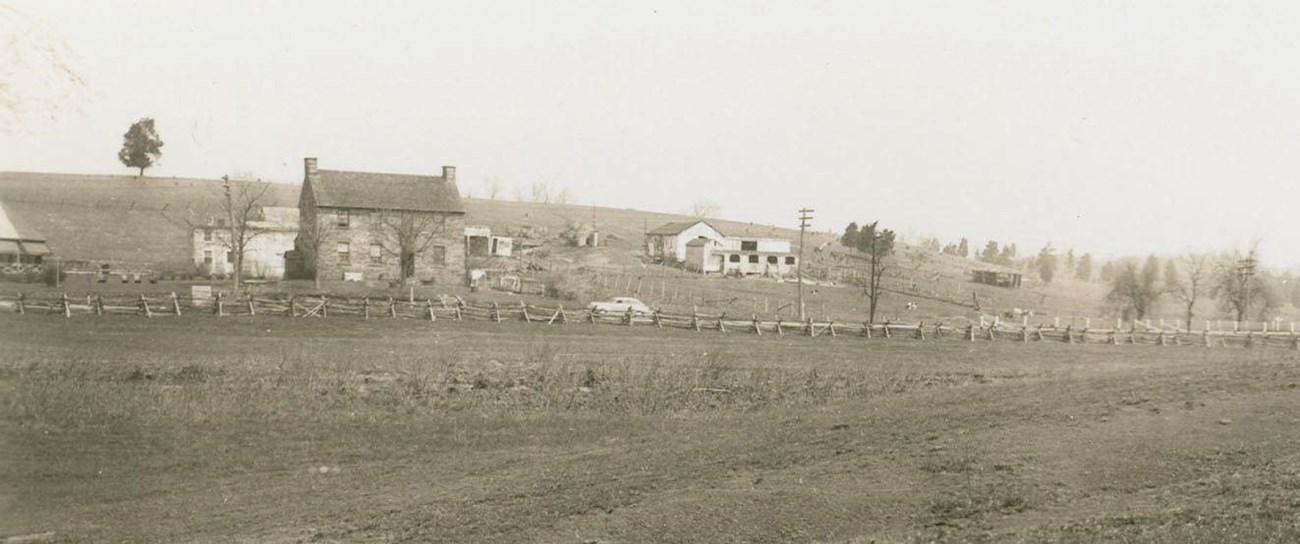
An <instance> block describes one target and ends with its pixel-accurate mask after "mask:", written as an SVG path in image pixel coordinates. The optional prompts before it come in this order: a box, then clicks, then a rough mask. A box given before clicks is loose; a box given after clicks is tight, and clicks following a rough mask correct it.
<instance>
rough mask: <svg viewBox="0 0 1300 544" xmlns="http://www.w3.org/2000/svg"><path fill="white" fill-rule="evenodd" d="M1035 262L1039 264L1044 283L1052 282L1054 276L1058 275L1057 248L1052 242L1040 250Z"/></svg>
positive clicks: (1039, 272) (1039, 275)
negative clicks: (1054, 247)
mask: <svg viewBox="0 0 1300 544" xmlns="http://www.w3.org/2000/svg"><path fill="white" fill-rule="evenodd" d="M1035 264H1036V265H1037V266H1038V277H1040V278H1042V279H1043V283H1052V278H1054V277H1056V250H1055V249H1053V248H1052V244H1051V243H1048V244H1047V245H1046V246H1043V249H1041V250H1039V251H1038V259H1037V260H1036V261H1035Z"/></svg>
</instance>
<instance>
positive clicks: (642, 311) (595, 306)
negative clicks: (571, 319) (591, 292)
mask: <svg viewBox="0 0 1300 544" xmlns="http://www.w3.org/2000/svg"><path fill="white" fill-rule="evenodd" d="M587 309H588V310H591V313H594V314H604V313H611V314H625V313H627V311H628V310H629V309H631V310H632V314H633V315H650V314H653V313H654V310H652V309H650V307H649V306H646V305H645V303H643V302H641V301H639V300H637V299H634V298H628V297H614V298H612V299H609V300H608V301H604V302H592V303H591V304H588V305H587Z"/></svg>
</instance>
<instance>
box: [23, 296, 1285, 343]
mask: <svg viewBox="0 0 1300 544" xmlns="http://www.w3.org/2000/svg"><path fill="white" fill-rule="evenodd" d="M5 309H7V310H8V311H12V312H14V313H18V314H47V315H48V314H55V315H61V316H63V317H65V318H72V317H73V316H76V315H91V316H112V315H129V316H142V317H145V318H156V317H180V316H212V317H238V316H257V315H262V316H283V317H291V318H319V319H323V318H331V317H353V318H361V319H421V320H427V321H437V320H439V319H445V320H458V321H463V320H475V321H490V322H494V323H501V322H505V321H523V322H527V323H537V324H542V325H567V324H570V323H586V324H605V325H616V326H623V327H654V328H659V329H663V328H675V329H686V330H692V331H697V332H705V331H717V332H721V333H742V334H752V335H756V336H762V335H778V336H787V335H799V336H807V337H826V336H830V337H836V336H858V337H865V338H910V339H916V340H960V341H967V342H975V341H1004V342H1061V343H1067V344H1114V345H1119V344H1145V345H1159V346H1203V347H1243V348H1279V349H1290V350H1297V351H1300V336H1298V335H1297V334H1295V333H1291V332H1267V333H1265V332H1255V331H1249V332H1232V331H1210V330H1205V331H1199V332H1194V331H1177V330H1174V331H1171V330H1163V329H1155V330H1153V329H1147V328H1141V329H1139V328H1137V327H1136V326H1134V327H1133V328H1129V329H1121V328H1109V329H1092V328H1086V327H1085V328H1075V327H1074V326H1073V325H1067V326H1065V327H1064V328H1061V327H1055V326H1051V325H1039V326H1023V325H1014V324H1007V323H1001V322H998V321H993V322H987V323H986V322H983V321H984V320H981V323H975V322H970V323H967V324H965V325H964V326H963V325H961V324H945V323H942V322H934V323H925V322H924V321H921V322H917V323H893V322H888V321H886V322H884V323H862V322H859V323H849V322H838V321H834V320H822V321H815V320H813V319H808V320H805V321H798V320H785V319H782V318H781V317H780V315H777V316H776V317H775V318H774V319H770V320H769V319H762V318H760V317H759V315H758V314H750V315H749V316H748V317H746V316H743V315H741V316H733V315H728V314H727V313H726V312H723V313H720V314H704V313H700V312H699V311H698V308H697V309H695V310H694V311H692V312H691V313H690V314H669V313H662V312H660V311H658V310H655V311H653V312H652V313H649V314H633V313H631V312H630V311H629V312H628V313H593V312H591V311H589V310H586V309H582V310H566V309H565V308H564V306H563V305H557V306H556V307H553V308H552V307H544V306H537V305H534V304H528V303H527V302H524V301H520V302H519V303H517V304H513V303H510V304H502V303H499V302H477V303H471V302H468V301H466V300H465V299H463V298H461V297H456V296H438V297H437V298H426V299H414V300H411V299H400V298H398V299H395V298H392V297H385V298H378V297H342V296H330V295H320V294H317V295H293V296H290V295H239V296H227V295H224V294H218V295H216V296H215V297H212V298H206V299H205V298H191V297H188V296H183V295H177V294H176V293H166V294H152V295H130V296H123V295H112V296H109V295H97V294H91V295H77V296H69V295H67V294H63V295H59V296H51V295H41V296H27V295H24V294H18V295H16V296H15V295H0V310H5Z"/></svg>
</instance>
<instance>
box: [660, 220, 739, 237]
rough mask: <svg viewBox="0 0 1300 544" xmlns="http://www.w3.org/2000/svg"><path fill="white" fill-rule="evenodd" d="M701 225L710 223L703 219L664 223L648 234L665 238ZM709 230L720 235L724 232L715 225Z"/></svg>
mask: <svg viewBox="0 0 1300 544" xmlns="http://www.w3.org/2000/svg"><path fill="white" fill-rule="evenodd" d="M699 223H704V224H705V225H709V222H708V221H704V220H702V219H701V220H696V221H674V222H672V223H664V224H662V225H659V226H658V227H655V229H654V230H652V231H650V232H647V233H646V234H658V235H663V236H671V235H674V234H681V233H682V231H684V230H686V229H689V228H691V227H694V226H695V225H697V224H699ZM709 228H711V229H713V230H716V231H718V233H722V231H721V230H719V229H718V227H715V226H713V225H709Z"/></svg>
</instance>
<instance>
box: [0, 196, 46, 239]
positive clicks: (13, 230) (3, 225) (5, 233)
mask: <svg viewBox="0 0 1300 544" xmlns="http://www.w3.org/2000/svg"><path fill="white" fill-rule="evenodd" d="M0 240H32V241H44V240H45V236H42V235H41V233H39V232H36V230H35V229H32V228H31V227H25V228H23V229H21V230H20V229H19V228H18V227H16V226H14V223H13V221H11V220H10V219H9V214H8V213H7V212H5V207H4V204H0Z"/></svg>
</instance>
